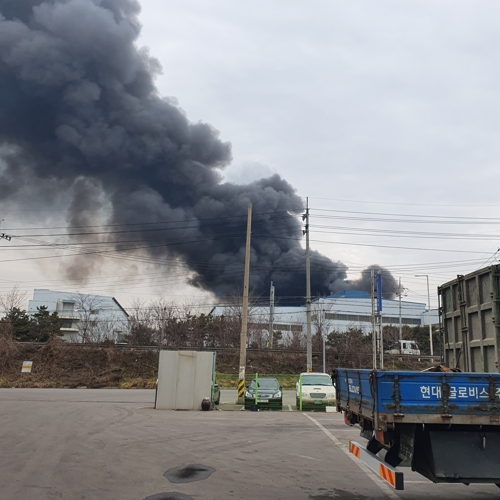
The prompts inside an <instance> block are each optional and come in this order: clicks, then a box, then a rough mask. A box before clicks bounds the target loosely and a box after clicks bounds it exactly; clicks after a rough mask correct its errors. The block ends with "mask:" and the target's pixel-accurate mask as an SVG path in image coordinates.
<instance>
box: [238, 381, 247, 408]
mask: <svg viewBox="0 0 500 500" xmlns="http://www.w3.org/2000/svg"><path fill="white" fill-rule="evenodd" d="M244 402H245V380H241V379H240V380H238V403H244Z"/></svg>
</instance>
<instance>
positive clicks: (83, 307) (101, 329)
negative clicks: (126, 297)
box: [73, 293, 129, 342]
mask: <svg viewBox="0 0 500 500" xmlns="http://www.w3.org/2000/svg"><path fill="white" fill-rule="evenodd" d="M73 300H74V312H75V313H77V314H78V316H79V321H78V331H79V333H78V336H79V340H80V341H81V342H105V341H113V342H115V341H116V340H117V339H119V338H120V337H123V336H125V335H127V334H128V328H129V325H128V320H124V319H123V316H122V315H118V314H115V313H112V312H111V311H109V310H107V311H106V306H105V303H104V299H103V297H100V296H98V295H86V294H82V293H79V294H76V295H75V296H74V297H73Z"/></svg>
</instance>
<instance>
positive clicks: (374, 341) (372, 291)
mask: <svg viewBox="0 0 500 500" xmlns="http://www.w3.org/2000/svg"><path fill="white" fill-rule="evenodd" d="M370 297H371V299H372V351H373V352H372V355H373V361H372V364H373V369H374V370H376V369H377V332H376V331H375V271H374V270H373V269H372V270H371V271H370Z"/></svg>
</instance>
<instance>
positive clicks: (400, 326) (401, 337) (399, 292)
mask: <svg viewBox="0 0 500 500" xmlns="http://www.w3.org/2000/svg"><path fill="white" fill-rule="evenodd" d="M402 293H403V291H402V290H401V278H399V287H398V295H399V348H400V349H401V341H402V340H403V318H401V295H402Z"/></svg>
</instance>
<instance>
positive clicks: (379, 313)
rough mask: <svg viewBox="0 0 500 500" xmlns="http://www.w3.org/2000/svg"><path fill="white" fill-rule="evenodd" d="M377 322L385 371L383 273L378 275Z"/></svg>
mask: <svg viewBox="0 0 500 500" xmlns="http://www.w3.org/2000/svg"><path fill="white" fill-rule="evenodd" d="M377 321H378V331H379V350H380V361H379V363H380V364H379V366H380V369H381V370H383V369H384V332H383V329H382V271H381V270H380V269H379V271H378V273H377Z"/></svg>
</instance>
